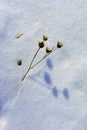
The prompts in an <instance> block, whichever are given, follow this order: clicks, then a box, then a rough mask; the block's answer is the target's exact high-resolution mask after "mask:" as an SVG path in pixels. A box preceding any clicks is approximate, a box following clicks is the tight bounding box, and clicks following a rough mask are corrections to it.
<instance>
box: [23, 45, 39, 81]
mask: <svg viewBox="0 0 87 130" xmlns="http://www.w3.org/2000/svg"><path fill="white" fill-rule="evenodd" d="M39 50H40V47H39V48H38V50H37V51H36V53H35V55H34V57H33V59H32V61H31V63H30V66H29V68H28V70H27V71H26V73H25V75H24V76H23V78H22V81H23V80H24V79H25V77H26V75H27V74H28V72H29V71H30V69H31V66H32V63H33V61H34V59H35V57H36V55H37V53H38V52H39Z"/></svg>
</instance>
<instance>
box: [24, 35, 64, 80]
mask: <svg viewBox="0 0 87 130" xmlns="http://www.w3.org/2000/svg"><path fill="white" fill-rule="evenodd" d="M42 40H43V41H39V42H38V46H39V48H38V50H37V51H36V53H35V54H34V56H33V58H32V61H31V63H30V65H29V67H28V69H27V71H26V73H25V75H24V76H23V78H22V81H23V80H24V79H25V77H26V75H27V74H28V72H29V71H30V70H31V69H32V68H34V67H35V66H36V65H38V64H39V63H40V62H41V61H43V60H44V59H45V58H46V57H47V56H49V54H51V53H52V52H54V51H56V49H57V48H61V47H62V46H63V43H62V42H58V43H57V46H56V47H53V48H49V47H46V53H45V55H44V56H43V57H42V58H41V59H40V60H39V61H37V63H35V64H34V65H32V63H33V61H34V59H35V58H36V56H37V54H38V52H39V50H40V49H41V48H44V46H45V43H44V42H45V41H46V40H48V37H47V36H45V35H43V37H42Z"/></svg>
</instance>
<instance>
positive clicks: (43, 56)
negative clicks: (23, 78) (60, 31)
mask: <svg viewBox="0 0 87 130" xmlns="http://www.w3.org/2000/svg"><path fill="white" fill-rule="evenodd" d="M56 49H57V48H55V49H54V48H53V49H52V52H54V51H56ZM52 52H50V53H48V54H47V53H46V54H45V55H44V56H43V58H42V59H41V60H39V61H38V62H37V63H36V64H34V65H33V66H32V67H31V68H30V69H33V68H34V67H35V66H36V65H38V64H39V63H40V62H41V61H43V60H44V59H45V58H46V57H47V56H48V55H49V54H51V53H52Z"/></svg>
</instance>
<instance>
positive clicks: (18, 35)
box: [15, 34, 24, 39]
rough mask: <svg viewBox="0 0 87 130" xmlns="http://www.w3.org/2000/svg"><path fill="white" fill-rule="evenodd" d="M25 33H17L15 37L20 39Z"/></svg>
mask: <svg viewBox="0 0 87 130" xmlns="http://www.w3.org/2000/svg"><path fill="white" fill-rule="evenodd" d="M23 35H24V34H17V35H16V36H15V38H16V39H19V38H20V37H22V36H23Z"/></svg>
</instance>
